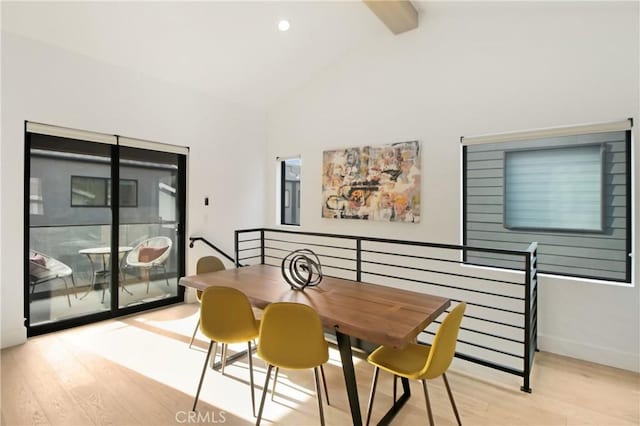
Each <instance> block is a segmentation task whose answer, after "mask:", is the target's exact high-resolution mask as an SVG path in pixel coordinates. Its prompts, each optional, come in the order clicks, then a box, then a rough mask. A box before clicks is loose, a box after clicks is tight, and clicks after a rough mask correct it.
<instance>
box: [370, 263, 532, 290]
mask: <svg viewBox="0 0 640 426" xmlns="http://www.w3.org/2000/svg"><path fill="white" fill-rule="evenodd" d="M362 263H369V264H372V265H382V266H391V267H394V268H402V269H409V270H413V271H420V272H431V273H434V274H442V275H449V276H452V277H461V278H473V279H476V280H481V281H488V282H495V283H502V284H513V285H518V286H524V285H525V284H524V283H518V282H515V281H506V280H498V279H493V278H482V277H475V276H473V275H467V274H458V273H455V272H441V271H436V270H433V269H423V268H416V267H413V266H404V265H394V264H391V263H384V262H372V261H369V260H363V261H362ZM456 263H463V262H460V261H458V262H456Z"/></svg>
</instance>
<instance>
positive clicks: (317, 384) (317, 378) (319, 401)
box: [313, 367, 324, 426]
mask: <svg viewBox="0 0 640 426" xmlns="http://www.w3.org/2000/svg"><path fill="white" fill-rule="evenodd" d="M313 376H314V378H315V382H316V395H317V396H318V411H319V412H320V425H321V426H324V411H322V391H321V390H320V379H319V377H318V376H319V375H318V367H314V368H313Z"/></svg>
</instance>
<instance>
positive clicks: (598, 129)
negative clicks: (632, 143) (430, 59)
mask: <svg viewBox="0 0 640 426" xmlns="http://www.w3.org/2000/svg"><path fill="white" fill-rule="evenodd" d="M632 126H633V120H631V119H630V118H628V119H626V120H621V121H613V122H607V123H594V124H584V125H577V126H564V127H552V128H548V129H536V130H526V131H522V132H509V133H495V134H491V135H478V136H463V137H461V138H460V142H461V143H462V144H463V145H478V144H485V143H501V142H513V141H522V140H531V139H543V138H545V139H547V138H557V137H562V136H577V135H588V134H593V133H606V132H619V131H626V130H631V127H632Z"/></svg>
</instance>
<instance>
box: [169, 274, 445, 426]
mask: <svg viewBox="0 0 640 426" xmlns="http://www.w3.org/2000/svg"><path fill="white" fill-rule="evenodd" d="M180 285H182V286H185V287H190V288H194V289H197V290H206V289H207V288H208V287H211V286H225V287H233V288H236V289H238V290H240V291H242V292H243V293H244V294H246V295H247V297H248V298H249V300H250V301H251V303H252V305H253V306H255V307H257V308H265V307H266V306H267V305H269V304H270V303H274V302H296V303H303V304H305V305H309V306H311V307H312V308H314V309H315V310H316V312H317V313H318V315H320V318H321V320H322V324H323V326H324V327H325V328H326V329H330V330H331V331H332V332H334V333H335V336H336V340H337V344H338V349H339V352H340V359H341V361H342V369H343V374H344V379H345V385H346V389H347V395H348V399H349V406H350V409H351V416H352V420H353V424H354V425H361V424H362V414H361V411H360V402H359V398H358V389H357V386H356V377H355V370H354V367H353V358H352V357H353V351H352V347H351V345H352V340H351V338H355V339H359V340H363V341H366V342H370V343H373V344H375V345H385V346H390V347H394V348H402V347H404V346H405V345H406V344H407V343H409V342H411V341H414V340H415V339H416V337H417V335H418V334H419V333H420V332H421V331H423V330H424V329H425V327H426V326H427V325H428V324H429V323H431V322H432V321H433V320H435V319H436V318H437V317H438V316H439V315H440V314H442V313H443V312H444V311H445V310H446V309H447V308H448V307H449V305H450V303H451V301H450V300H449V299H447V298H444V297H439V296H433V295H429V294H425V293H419V292H413V291H407V290H402V289H398V288H393V287H387V286H382V285H376V284H369V283H365V282H358V281H352V280H347V279H341V278H333V277H327V276H325V277H324V278H323V279H322V281H321V282H320V284H319V285H318V286H315V287H307V288H306V289H305V290H304V291H301V290H293V289H292V288H291V287H290V286H289V284H287V282H286V281H285V279H284V278H283V276H282V273H281V270H280V268H278V267H274V266H270V265H263V264H259V265H252V266H244V267H240V268H236V269H227V270H223V271H218V272H210V273H204V274H198V275H191V276H188V277H183V278H181V279H180ZM402 384H403V389H404V394H403V395H402V396H401V397H400V398H399V399H398V400H397V401H395V403H394V405H393V406H392V407H391V409H390V410H389V411H388V412H387V415H385V416H384V417H383V420H382V421H381V422H380V423H381V424H385V423H388V422H389V421H390V420H391V419H392V418H393V416H395V414H396V413H397V412H398V410H399V409H400V408H401V407H402V405H404V403H406V400H407V399H408V398H409V397H410V395H411V393H410V390H409V382H408V380H406V379H403V380H402Z"/></svg>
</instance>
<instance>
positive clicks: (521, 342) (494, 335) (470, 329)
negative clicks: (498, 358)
mask: <svg viewBox="0 0 640 426" xmlns="http://www.w3.org/2000/svg"><path fill="white" fill-rule="evenodd" d="M465 317H466V315H465ZM433 324H442V321H433ZM460 330H465V331H468V332H470V333H476V334H482V335H484V336H488V337H495V338H496V339H500V340H506V341H509V342H513V343H518V344H520V345H524V340H516V339H513V338H511V337H505V336H500V335H498V334H492V333H487V332H486V331H479V330H474V329H472V328H468V327H460Z"/></svg>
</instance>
